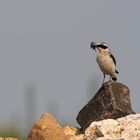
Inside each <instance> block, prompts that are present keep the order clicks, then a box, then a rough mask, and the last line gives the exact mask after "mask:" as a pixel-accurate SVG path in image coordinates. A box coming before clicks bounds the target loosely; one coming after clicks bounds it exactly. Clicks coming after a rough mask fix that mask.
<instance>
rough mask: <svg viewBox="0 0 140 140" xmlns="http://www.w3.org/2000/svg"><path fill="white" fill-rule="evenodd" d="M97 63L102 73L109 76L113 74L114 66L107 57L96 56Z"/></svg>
mask: <svg viewBox="0 0 140 140" xmlns="http://www.w3.org/2000/svg"><path fill="white" fill-rule="evenodd" d="M97 62H98V64H99V67H100V69H101V70H102V72H103V73H105V74H107V75H110V74H112V73H114V72H115V65H114V63H113V61H112V59H111V58H110V57H109V56H108V55H100V54H98V55H97Z"/></svg>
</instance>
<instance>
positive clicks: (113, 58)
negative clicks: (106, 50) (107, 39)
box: [110, 54, 116, 65]
mask: <svg viewBox="0 0 140 140" xmlns="http://www.w3.org/2000/svg"><path fill="white" fill-rule="evenodd" d="M110 57H111V58H112V60H113V62H114V64H115V65H116V60H115V57H114V56H113V55H112V54H110Z"/></svg>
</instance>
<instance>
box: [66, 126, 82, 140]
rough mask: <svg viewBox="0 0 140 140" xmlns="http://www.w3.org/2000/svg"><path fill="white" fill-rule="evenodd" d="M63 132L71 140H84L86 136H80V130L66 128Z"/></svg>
mask: <svg viewBox="0 0 140 140" xmlns="http://www.w3.org/2000/svg"><path fill="white" fill-rule="evenodd" d="M63 130H64V133H65V135H67V136H68V138H69V140H83V137H84V134H80V129H79V128H75V127H69V126H65V127H64V129H63Z"/></svg>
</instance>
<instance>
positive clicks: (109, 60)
mask: <svg viewBox="0 0 140 140" xmlns="http://www.w3.org/2000/svg"><path fill="white" fill-rule="evenodd" d="M90 47H91V48H92V49H94V50H95V51H96V49H97V50H98V54H97V59H96V60H97V63H98V65H99V67H100V69H101V71H102V72H103V76H104V78H103V83H104V81H105V75H110V79H111V78H112V80H113V81H116V80H117V77H116V73H117V74H119V72H118V71H117V70H116V60H115V58H114V56H113V55H112V54H111V51H110V50H109V48H108V45H107V44H106V43H105V42H100V43H95V42H92V43H91V44H90Z"/></svg>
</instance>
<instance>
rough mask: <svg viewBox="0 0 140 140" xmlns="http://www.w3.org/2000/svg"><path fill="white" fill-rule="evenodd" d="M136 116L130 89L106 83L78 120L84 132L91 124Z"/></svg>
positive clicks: (79, 115)
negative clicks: (132, 106) (130, 115)
mask: <svg viewBox="0 0 140 140" xmlns="http://www.w3.org/2000/svg"><path fill="white" fill-rule="evenodd" d="M129 114H135V112H134V111H133V110H132V108H131V102H130V95H129V88H128V87H127V86H125V85H123V84H121V83H118V82H113V81H111V82H106V83H104V84H103V86H102V87H101V88H100V89H99V91H98V92H97V93H96V95H95V96H94V97H93V98H92V99H91V100H90V101H89V102H88V103H87V104H86V105H85V106H84V107H83V108H82V110H81V111H80V112H79V114H78V116H77V118H76V120H77V122H78V123H79V125H80V126H81V128H82V129H83V130H85V129H86V128H87V127H88V126H89V125H90V123H91V122H93V121H100V120H103V119H117V118H120V117H124V116H126V115H129Z"/></svg>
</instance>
